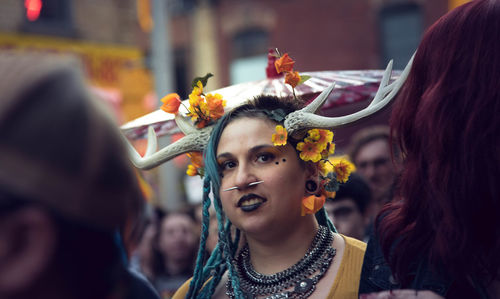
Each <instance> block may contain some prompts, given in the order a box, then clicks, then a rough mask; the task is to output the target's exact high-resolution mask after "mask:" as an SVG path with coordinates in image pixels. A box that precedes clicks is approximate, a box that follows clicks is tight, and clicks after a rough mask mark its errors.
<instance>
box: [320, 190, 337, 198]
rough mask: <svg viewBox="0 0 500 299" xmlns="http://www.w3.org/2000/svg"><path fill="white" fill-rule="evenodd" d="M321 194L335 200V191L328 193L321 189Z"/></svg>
mask: <svg viewBox="0 0 500 299" xmlns="http://www.w3.org/2000/svg"><path fill="white" fill-rule="evenodd" d="M322 194H323V195H324V196H325V197H326V198H335V195H337V192H335V191H333V192H328V191H326V190H325V189H323V192H322Z"/></svg>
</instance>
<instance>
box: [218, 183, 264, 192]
mask: <svg viewBox="0 0 500 299" xmlns="http://www.w3.org/2000/svg"><path fill="white" fill-rule="evenodd" d="M261 183H264V181H257V182H251V183H250V184H248V185H247V187H252V186H255V185H258V184H261ZM236 189H238V190H239V189H240V187H238V186H234V187H230V188H227V189H224V190H222V192H226V191H231V190H236Z"/></svg>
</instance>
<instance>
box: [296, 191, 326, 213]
mask: <svg viewBox="0 0 500 299" xmlns="http://www.w3.org/2000/svg"><path fill="white" fill-rule="evenodd" d="M324 204H325V196H324V195H321V196H315V195H310V196H308V197H304V198H303V199H302V209H301V212H300V215H301V216H305V215H306V214H314V213H316V212H317V211H319V210H320V209H321V208H322V207H323V205H324Z"/></svg>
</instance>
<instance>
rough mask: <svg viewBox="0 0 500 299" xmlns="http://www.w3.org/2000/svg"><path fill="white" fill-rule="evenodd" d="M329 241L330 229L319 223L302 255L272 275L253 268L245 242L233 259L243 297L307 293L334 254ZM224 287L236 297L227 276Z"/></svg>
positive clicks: (272, 297) (279, 297) (279, 298)
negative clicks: (294, 262) (287, 266)
mask: <svg viewBox="0 0 500 299" xmlns="http://www.w3.org/2000/svg"><path fill="white" fill-rule="evenodd" d="M332 241H333V233H332V232H331V231H330V230H329V229H328V228H327V227H324V226H320V227H319V229H318V232H317V233H316V235H315V237H314V239H313V241H312V243H311V246H310V247H309V249H308V250H307V252H306V254H305V255H304V257H303V258H302V259H300V260H299V261H298V262H297V263H296V264H295V265H293V266H291V267H290V268H288V269H285V270H283V271H281V272H278V273H275V274H272V275H264V274H261V273H258V272H257V271H255V269H254V268H253V266H252V263H251V261H250V251H249V249H248V244H245V246H244V247H243V249H242V250H241V251H240V253H239V254H238V256H237V257H236V259H235V260H234V261H233V263H234V264H235V268H236V271H237V273H238V277H239V278H240V286H241V289H242V291H243V293H244V294H245V295H246V298H248V299H253V298H256V297H263V298H265V299H282V298H307V297H309V296H310V295H311V294H312V293H313V292H314V290H315V289H316V284H317V283H318V282H319V280H320V279H321V278H322V277H323V276H324V274H325V273H326V271H327V270H328V268H329V267H330V264H331V262H332V260H333V258H334V256H335V253H336V250H335V248H333V247H332V246H331V244H332ZM292 287H293V288H292ZM226 288H227V292H226V294H227V295H228V296H229V298H231V299H233V298H235V297H234V292H233V289H232V286H231V283H230V282H229V280H228V282H227V283H226Z"/></svg>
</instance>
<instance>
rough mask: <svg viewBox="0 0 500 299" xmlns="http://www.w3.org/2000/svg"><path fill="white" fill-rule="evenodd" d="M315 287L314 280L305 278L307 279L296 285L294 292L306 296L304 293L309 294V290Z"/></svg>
mask: <svg viewBox="0 0 500 299" xmlns="http://www.w3.org/2000/svg"><path fill="white" fill-rule="evenodd" d="M313 286H314V282H313V280H312V279H309V278H305V279H302V280H300V281H299V282H297V284H296V285H295V290H294V291H295V293H299V294H304V293H307V292H309V290H311V288H312V287H313Z"/></svg>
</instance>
